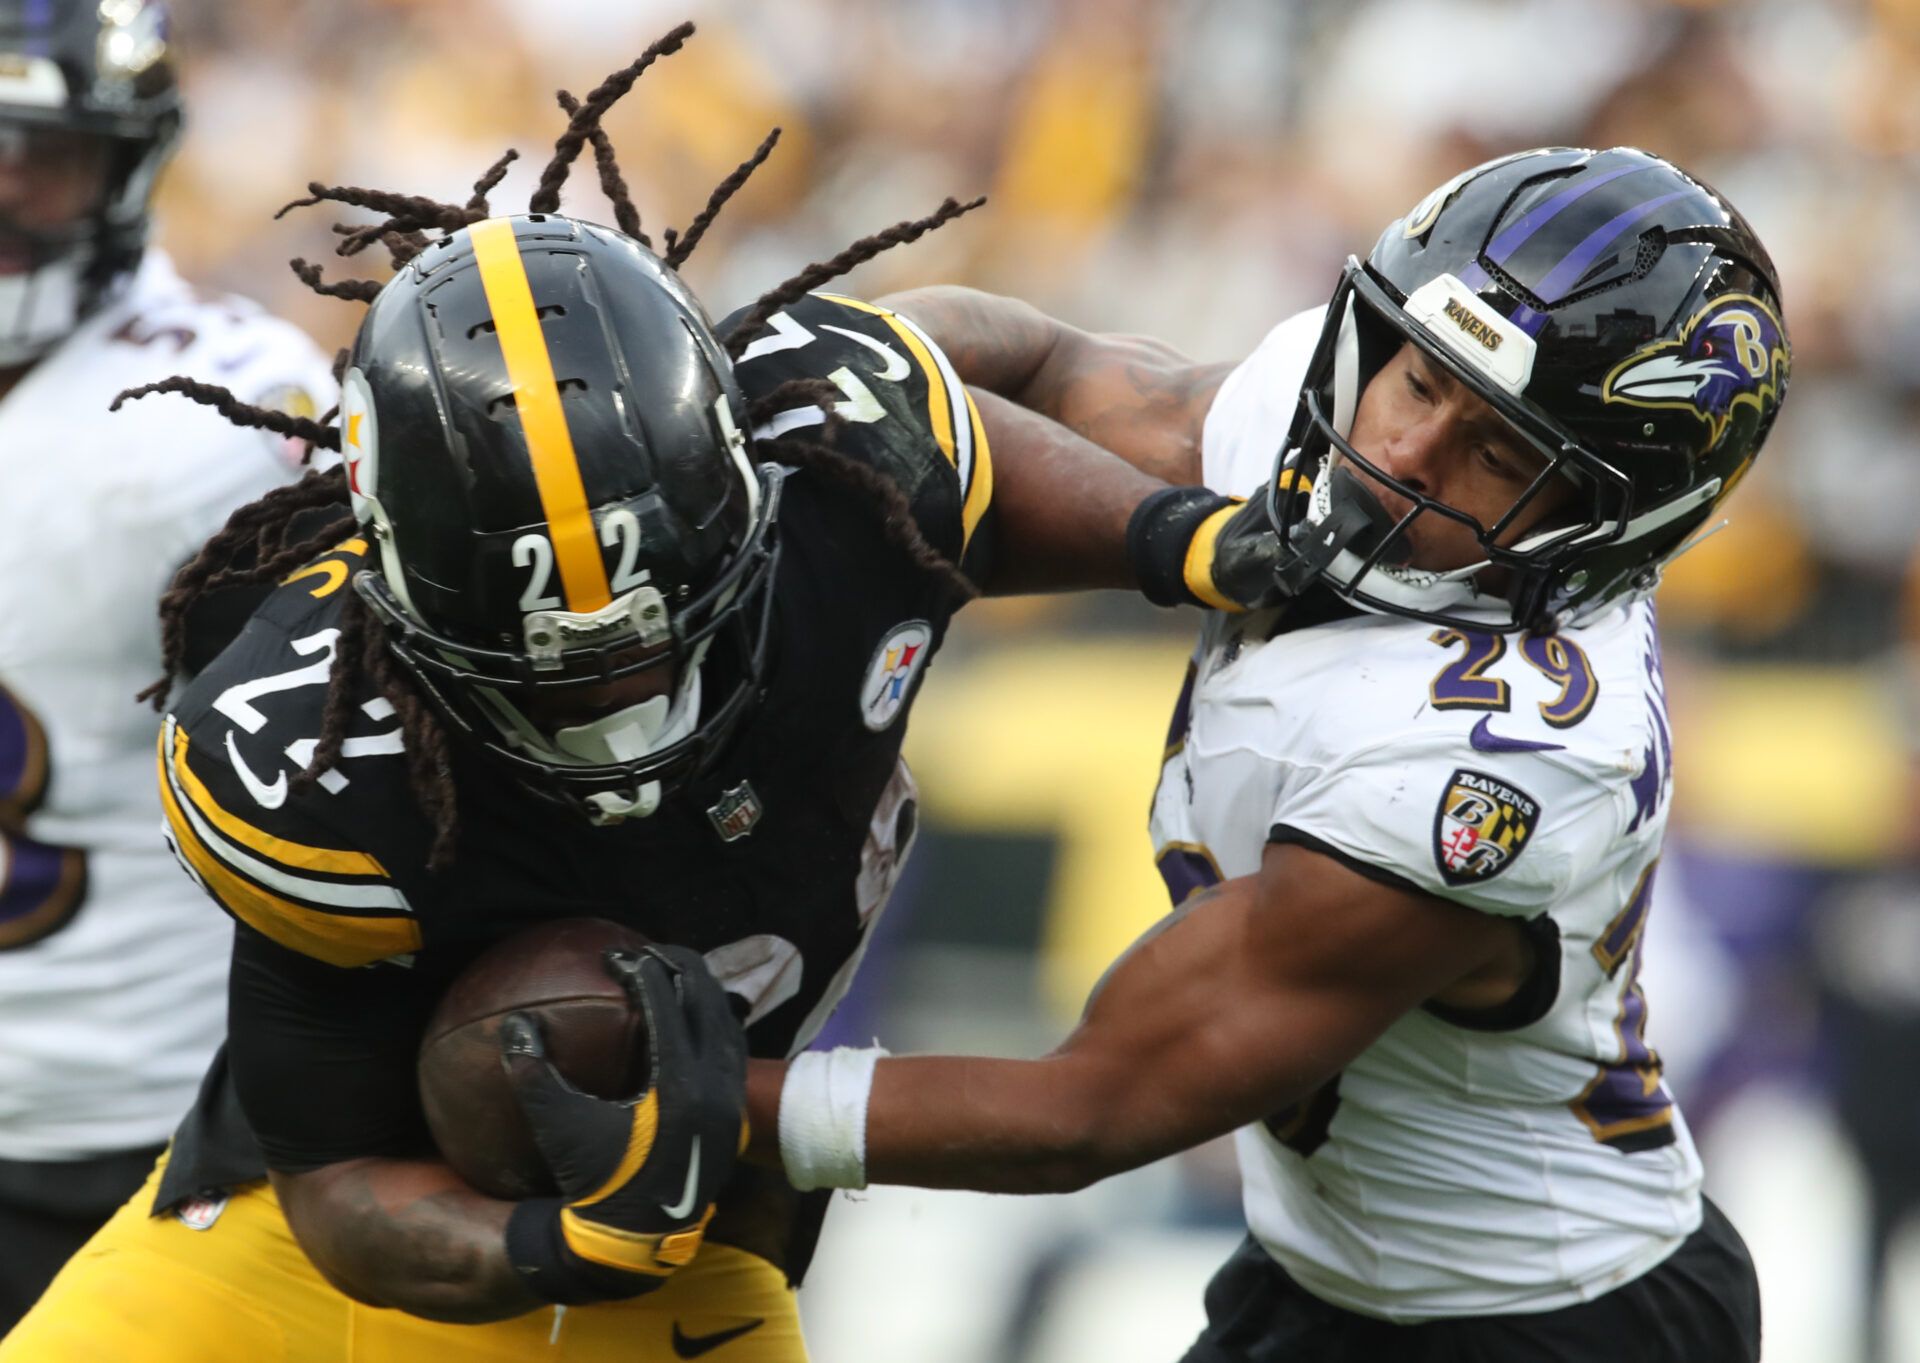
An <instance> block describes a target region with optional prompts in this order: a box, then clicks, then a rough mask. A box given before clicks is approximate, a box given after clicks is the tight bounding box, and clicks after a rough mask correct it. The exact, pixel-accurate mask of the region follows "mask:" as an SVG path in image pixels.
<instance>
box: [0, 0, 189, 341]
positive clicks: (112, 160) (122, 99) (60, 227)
mask: <svg viewBox="0 0 1920 1363" xmlns="http://www.w3.org/2000/svg"><path fill="white" fill-rule="evenodd" d="M180 122H181V112H180V93H179V86H178V84H177V82H176V79H175V73H174V65H173V52H172V48H171V25H170V21H169V17H168V13H167V7H166V5H165V4H164V3H161V0H0V366H8V367H11V366H18V365H22V364H26V363H29V362H31V361H32V360H34V359H36V358H38V357H39V356H40V355H42V354H44V353H45V352H46V351H47V350H49V349H51V348H52V347H53V346H54V345H56V344H57V343H58V342H59V341H60V340H62V339H63V338H64V337H66V336H67V335H68V334H69V333H70V332H72V331H73V329H74V328H75V327H76V326H78V325H79V323H80V322H81V320H82V319H84V318H85V317H86V316H87V315H88V314H89V313H91V312H92V311H93V310H94V309H96V308H98V307H99V306H100V305H101V304H102V303H103V302H104V301H105V299H106V298H107V297H108V296H109V295H110V293H111V292H112V290H113V289H114V287H115V286H116V284H117V283H118V282H119V281H120V280H122V279H123V278H124V277H125V276H126V275H127V274H128V273H129V272H130V271H132V270H133V268H134V267H135V266H136V265H138V264H139V262H140V254H141V252H142V251H143V250H144V249H145V246H146V241H147V226H148V216H149V212H150V209H151V203H152V198H153V188H154V182H155V181H156V179H158V177H159V174H160V169H161V167H162V166H163V165H164V164H165V163H166V160H167V157H168V156H169V155H170V154H171V153H172V151H173V147H174V143H175V141H176V140H177V138H178V136H179V132H180Z"/></svg>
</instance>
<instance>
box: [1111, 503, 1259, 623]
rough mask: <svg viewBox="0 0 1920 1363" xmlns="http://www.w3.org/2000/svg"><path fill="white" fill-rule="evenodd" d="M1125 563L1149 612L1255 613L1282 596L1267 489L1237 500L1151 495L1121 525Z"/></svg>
mask: <svg viewBox="0 0 1920 1363" xmlns="http://www.w3.org/2000/svg"><path fill="white" fill-rule="evenodd" d="M1127 557H1128V559H1129V561H1130V562H1131V563H1132V564H1133V570H1134V574H1135V576H1136V577H1138V579H1139V581H1140V590H1141V591H1142V592H1143V593H1144V594H1145V595H1146V598H1147V600H1149V601H1151V602H1153V603H1154V604H1155V605H1156V606H1180V605H1193V606H1210V607H1212V608H1213V609H1214V610H1223V611H1247V610H1260V609H1263V608H1265V607H1268V606H1276V605H1279V604H1280V602H1281V601H1283V600H1284V599H1286V596H1287V593H1286V591H1285V590H1284V589H1283V588H1282V586H1281V584H1280V576H1279V575H1280V570H1281V568H1282V566H1283V565H1284V564H1285V563H1286V562H1287V561H1288V559H1289V557H1290V556H1289V555H1288V553H1287V551H1286V548H1285V546H1284V545H1283V544H1282V543H1281V539H1280V532H1279V531H1278V529H1276V528H1275V526H1274V524H1273V521H1272V518H1271V517H1270V516H1269V515H1268V514H1267V490H1266V489H1265V488H1261V489H1259V490H1258V491H1256V492H1255V493H1254V494H1253V496H1252V497H1251V498H1249V499H1248V500H1246V501H1244V502H1243V501H1241V500H1239V499H1238V498H1234V497H1223V496H1221V495H1220V494H1219V493H1217V492H1210V491H1208V490H1207V489H1206V488H1199V487H1173V488H1167V489H1166V490H1164V491H1162V492H1156V493H1154V494H1153V495H1152V496H1151V497H1149V498H1147V499H1146V500H1145V501H1144V502H1142V503H1140V505H1139V506H1138V507H1136V508H1135V509H1134V513H1133V517H1132V519H1131V520H1130V521H1129V522H1128V523H1127Z"/></svg>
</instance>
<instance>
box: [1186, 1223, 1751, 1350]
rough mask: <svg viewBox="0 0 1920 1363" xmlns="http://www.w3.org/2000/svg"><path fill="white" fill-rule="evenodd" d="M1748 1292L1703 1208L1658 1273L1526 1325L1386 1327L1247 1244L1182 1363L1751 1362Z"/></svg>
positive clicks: (1738, 1252)
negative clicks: (1312, 1288)
mask: <svg viewBox="0 0 1920 1363" xmlns="http://www.w3.org/2000/svg"><path fill="white" fill-rule="evenodd" d="M1759 1357H1760V1284H1759V1281H1758V1280H1757V1279H1756V1278H1755V1276H1754V1271H1753V1259H1752V1258H1751V1257H1750V1256H1749V1255H1748V1253H1747V1247H1746V1244H1745V1243H1744V1242H1743V1241H1742V1240H1741V1239H1740V1233H1739V1232H1738V1231H1736V1230H1735V1229H1734V1228H1733V1223H1732V1222H1730V1221H1728V1220H1727V1218H1726V1216H1725V1215H1724V1214H1723V1213H1722V1212H1721V1210H1720V1209H1719V1208H1718V1207H1716V1206H1714V1205H1713V1203H1711V1202H1708V1203H1707V1204H1706V1214H1705V1217H1704V1219H1703V1220H1702V1221H1701V1224H1700V1229H1699V1230H1697V1231H1695V1232H1694V1233H1693V1234H1692V1235H1690V1236H1688V1237H1687V1239H1686V1240H1685V1241H1684V1242H1683V1243H1682V1244H1681V1246H1680V1248H1679V1249H1677V1250H1675V1251H1674V1252H1673V1253H1672V1255H1670V1256H1669V1257H1668V1258H1667V1259H1666V1261H1665V1262H1663V1263H1661V1264H1660V1265H1659V1266H1657V1267H1656V1268H1653V1269H1651V1270H1650V1271H1648V1272H1647V1273H1645V1274H1642V1275H1641V1276H1640V1277H1638V1278H1636V1279H1634V1281H1632V1282H1630V1283H1628V1284H1626V1285H1625V1286H1624V1287H1618V1288H1615V1289H1614V1290H1613V1291H1611V1292H1609V1293H1607V1294H1606V1295H1605V1296H1602V1297H1596V1298H1594V1300H1592V1301H1589V1302H1581V1303H1579V1304H1578V1305H1575V1306H1567V1307H1562V1308H1561V1309H1560V1310H1558V1311H1544V1312H1540V1313H1538V1314H1534V1315H1517V1316H1470V1317H1462V1318H1459V1319H1453V1320H1436V1321H1427V1322H1425V1323H1423V1324H1419V1325H1394V1324H1391V1323H1389V1322H1387V1321H1383V1320H1376V1319H1374V1318H1373V1317H1371V1316H1361V1315H1356V1314H1354V1313H1353V1312H1351V1311H1344V1310H1342V1309H1341V1308H1339V1307H1337V1306H1333V1305H1330V1304H1328V1303H1327V1302H1323V1301H1321V1300H1320V1299H1319V1298H1318V1297H1316V1296H1314V1295H1313V1294H1312V1293H1310V1292H1308V1291H1307V1290H1306V1289H1305V1288H1303V1287H1301V1286H1300V1285H1299V1284H1298V1283H1296V1282H1295V1281H1294V1280H1293V1279H1292V1278H1291V1277H1289V1276H1288V1274H1287V1271H1286V1270H1285V1269H1283V1268H1281V1267H1280V1265H1279V1264H1277V1263H1275V1262H1274V1261H1273V1259H1272V1257H1271V1256H1270V1255H1268V1253H1267V1252H1266V1251H1265V1250H1264V1249H1262V1248H1261V1247H1260V1245H1259V1244H1258V1243H1257V1242H1256V1241H1255V1240H1254V1239H1253V1238H1252V1237H1251V1236H1249V1237H1248V1238H1247V1240H1246V1242H1245V1243H1244V1244H1243V1245H1241V1247H1240V1248H1239V1249H1238V1250H1237V1251H1235V1253H1234V1256H1233V1257H1232V1258H1231V1259H1229V1260H1227V1262H1226V1265H1225V1266H1224V1267H1222V1268H1221V1269H1220V1271H1219V1272H1218V1273H1216V1274H1214V1276H1213V1281H1212V1282H1210V1283H1209V1284H1208V1285H1207V1328H1206V1329H1205V1330H1203V1331H1202V1332H1201V1334H1200V1338H1199V1339H1198V1340H1196V1341H1195V1342H1194V1345H1193V1347H1192V1348H1191V1349H1189V1350H1188V1351H1187V1354H1186V1356H1185V1358H1184V1360H1183V1363H1304V1361H1305V1360H1312V1361H1313V1363H1620V1360H1621V1359H1622V1358H1631V1359H1632V1360H1634V1363H1758V1360H1759Z"/></svg>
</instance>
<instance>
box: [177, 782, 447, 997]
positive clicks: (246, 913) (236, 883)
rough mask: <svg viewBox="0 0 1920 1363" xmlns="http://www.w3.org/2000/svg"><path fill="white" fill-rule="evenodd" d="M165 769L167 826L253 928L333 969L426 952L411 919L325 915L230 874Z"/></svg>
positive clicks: (209, 883)
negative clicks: (177, 794) (199, 830)
mask: <svg viewBox="0 0 1920 1363" xmlns="http://www.w3.org/2000/svg"><path fill="white" fill-rule="evenodd" d="M164 768H165V763H164V760H163V762H162V770H161V772H160V803H161V804H162V805H163V806H165V809H166V815H167V823H168V825H169V826H171V827H172V829H173V837H174V843H175V845H176V846H178V847H179V849H180V855H181V856H183V857H185V858H186V861H187V864H188V865H189V866H191V867H192V868H193V870H194V874H196V875H198V876H199V877H200V880H201V882H202V883H203V884H204V885H205V886H206V887H207V889H208V890H209V891H211V892H212V894H213V895H214V897H215V898H217V899H218V900H219V901H220V902H221V903H222V904H224V905H225V906H226V907H227V909H228V910H229V911H230V912H231V913H232V914H233V915H234V917H236V918H238V919H239V920H240V921H241V922H243V923H245V924H246V925H247V926H248V927H250V928H252V929H254V930H255V931H256V932H259V933H261V934H263V935H265V936H267V937H271V938H272V939H273V940H274V941H276V942H278V943H279V944H280V945H281V946H283V947H286V948H287V949H288V950H289V951H297V952H299V953H300V954H301V955H303V956H311V957H312V958H313V959H315V960H317V961H324V962H326V963H327V964H328V965H336V966H360V965H371V964H372V963H373V962H375V961H382V960H385V959H386V958H387V957H389V956H400V955H404V954H406V953H407V952H410V951H418V950H419V949H420V925H419V923H417V922H415V921H414V920H413V919H411V918H398V917H396V918H367V917H359V916H351V915H346V914H336V913H322V912H321V911H319V910H318V909H310V908H308V907H307V906H305V905H304V904H296V903H294V902H293V901H292V900H290V899H282V898H281V897H280V896H279V895H277V894H273V893H271V892H270V891H267V890H263V889H261V888H260V887H259V886H257V885H254V884H252V883H251V882H249V881H246V880H243V879H241V878H240V876H239V875H238V874H236V873H235V872H233V871H230V870H228V869H227V867H226V866H225V865H224V864H222V863H221V862H220V861H219V859H218V858H216V857H214V856H213V855H212V854H211V853H210V852H208V851H207V849H206V848H205V847H204V846H203V845H202V844H201V842H200V840H199V838H198V837H197V836H195V834H194V831H193V827H192V825H190V824H189V823H188V822H187V820H186V816H185V815H184V814H182V813H181V810H180V805H179V803H178V802H177V801H176V800H175V799H174V797H173V786H172V785H171V783H169V782H168V780H167V774H166V771H165V769H164Z"/></svg>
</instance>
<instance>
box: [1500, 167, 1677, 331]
mask: <svg viewBox="0 0 1920 1363" xmlns="http://www.w3.org/2000/svg"><path fill="white" fill-rule="evenodd" d="M1691 193H1693V191H1692V190H1690V189H1676V190H1675V191H1674V192H1673V193H1671V194H1662V195H1661V196H1660V197H1659V198H1657V199H1649V200H1647V201H1646V202H1645V203H1643V204H1641V205H1639V206H1638V207H1637V208H1629V209H1628V210H1627V211H1626V212H1624V213H1622V214H1620V215H1619V216H1618V217H1616V218H1614V219H1612V220H1611V221H1609V222H1607V223H1605V224H1604V225H1602V226H1600V227H1596V228H1594V230H1593V231H1592V232H1590V233H1588V234H1587V239H1586V240H1585V241H1583V242H1581V243H1580V244H1579V245H1578V246H1576V247H1574V248H1573V250H1572V251H1571V252H1569V253H1568V254H1567V257H1566V259H1565V260H1562V261H1561V262H1560V263H1559V264H1558V265H1556V266H1554V267H1553V269H1552V270H1551V271H1549V272H1548V274H1547V277H1546V278H1545V279H1543V280H1541V281H1540V283H1539V285H1538V286H1536V287H1535V289H1534V292H1535V293H1536V294H1538V295H1540V297H1541V298H1543V299H1545V300H1546V301H1547V302H1549V303H1557V302H1559V301H1560V299H1561V298H1562V297H1564V296H1565V295H1566V294H1567V293H1568V292H1570V291H1571V290H1572V288H1573V286H1574V285H1575V284H1578V283H1579V282H1580V277H1581V276H1582V275H1584V274H1586V272H1587V270H1588V269H1589V268H1591V266H1592V265H1593V262H1594V261H1596V260H1598V259H1599V258H1600V253H1601V252H1602V251H1604V250H1606V249H1607V248H1608V247H1609V246H1611V245H1613V243H1614V242H1616V241H1618V240H1619V239H1620V237H1621V235H1622V234H1623V233H1625V232H1626V230H1627V229H1628V228H1629V227H1631V226H1633V224H1634V223H1636V222H1638V221H1639V220H1640V219H1642V218H1644V217H1646V216H1647V215H1648V214H1649V213H1651V212H1653V210H1654V209H1656V208H1659V207H1660V206H1661V205H1663V204H1669V203H1672V202H1673V201H1674V200H1675V199H1684V198H1686V197H1687V195H1689V194H1691Z"/></svg>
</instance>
